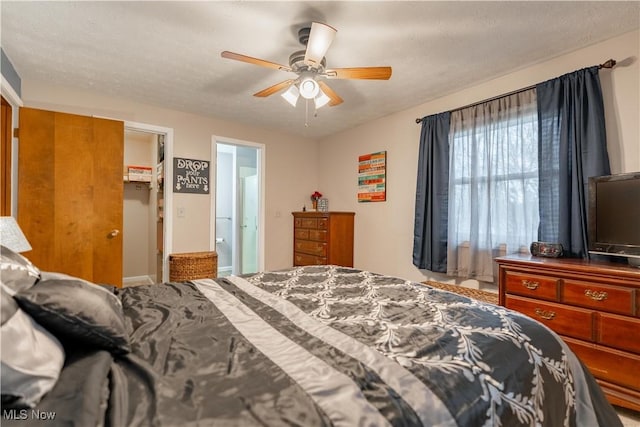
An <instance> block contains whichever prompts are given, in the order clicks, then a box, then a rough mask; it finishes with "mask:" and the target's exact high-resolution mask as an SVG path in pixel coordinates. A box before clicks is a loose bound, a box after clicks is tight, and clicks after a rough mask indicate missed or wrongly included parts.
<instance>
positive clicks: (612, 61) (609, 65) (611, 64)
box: [416, 59, 616, 124]
mask: <svg viewBox="0 0 640 427" xmlns="http://www.w3.org/2000/svg"><path fill="white" fill-rule="evenodd" d="M615 65H616V60H615V59H609V60H607V61H605V62H603V63H602V64H600V65H598V69H602V68H613V67H615ZM536 86H537V85H531V86H527V87H523V88H522V89H516V90H514V91H511V92H509V93H504V94H502V95H498V96H494V97H492V98H488V99H485V100H482V101H478V102H474V103H473V104H469V105H465V106H464V107H459V108H455V109H453V110H451V111H458V110H463V109H465V108H470V107H475V106H476V105H480V104H484V103H485V102H491V101H495V100H496V99H500V98H504V97H506V96H511V95H515V94H517V93H521V92H524V91H526V90H530V89H533V88H535V87H536ZM421 122H422V119H416V123H418V124H420V123H421Z"/></svg>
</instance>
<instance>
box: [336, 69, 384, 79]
mask: <svg viewBox="0 0 640 427" xmlns="http://www.w3.org/2000/svg"><path fill="white" fill-rule="evenodd" d="M324 75H325V77H327V78H328V79H370V80H389V78H391V67H356V68H330V69H327V70H325V72H324Z"/></svg>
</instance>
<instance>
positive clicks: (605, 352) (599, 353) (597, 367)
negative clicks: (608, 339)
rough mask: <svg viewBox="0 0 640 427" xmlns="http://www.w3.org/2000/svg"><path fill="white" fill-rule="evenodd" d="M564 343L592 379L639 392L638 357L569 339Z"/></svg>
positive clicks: (639, 359) (639, 360)
mask: <svg viewBox="0 0 640 427" xmlns="http://www.w3.org/2000/svg"><path fill="white" fill-rule="evenodd" d="M563 338H564V337H563ZM565 341H566V343H567V344H569V347H571V350H573V351H574V353H576V354H577V355H578V358H580V360H581V361H582V362H583V363H584V364H585V365H586V366H587V368H589V371H591V373H592V374H593V376H594V377H596V378H598V379H601V380H604V381H608V382H611V383H613V384H618V385H621V386H624V387H629V388H631V389H633V390H636V391H638V390H640V375H638V372H640V357H639V356H637V355H634V354H631V353H628V352H626V351H619V350H615V349H610V348H607V347H604V346H601V345H597V344H590V343H585V342H580V341H576V340H572V339H571V338H566V339H565Z"/></svg>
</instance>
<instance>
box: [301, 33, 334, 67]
mask: <svg viewBox="0 0 640 427" xmlns="http://www.w3.org/2000/svg"><path fill="white" fill-rule="evenodd" d="M336 32H337V30H336V29H335V28H333V27H330V26H329V25H327V24H321V23H320V22H313V23H312V24H311V32H310V33H309V41H307V50H306V52H305V53H304V63H305V64H307V65H308V66H310V67H316V68H318V67H319V66H320V63H321V62H322V58H324V54H325V53H327V50H328V49H329V46H331V43H332V42H333V38H334V37H335V36H336Z"/></svg>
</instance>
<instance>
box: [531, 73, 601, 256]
mask: <svg viewBox="0 0 640 427" xmlns="http://www.w3.org/2000/svg"><path fill="white" fill-rule="evenodd" d="M536 92H537V98H538V126H539V131H538V138H539V145H538V151H539V156H538V161H539V176H540V186H539V189H540V194H539V200H540V202H539V203H540V228H539V234H538V238H539V240H540V241H543V242H557V243H561V244H562V246H563V247H564V250H565V256H569V257H581V258H587V257H588V240H587V201H588V196H589V195H588V181H589V177H590V176H599V175H607V174H609V173H610V167H609V155H608V153H607V140H606V132H605V123H604V103H603V100H602V90H601V87H600V77H599V76H598V67H597V66H596V67H590V68H585V69H582V70H578V71H575V72H573V73H569V74H565V75H564V76H561V77H558V78H555V79H552V80H548V81H546V82H543V83H540V84H538V85H537V86H536Z"/></svg>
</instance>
